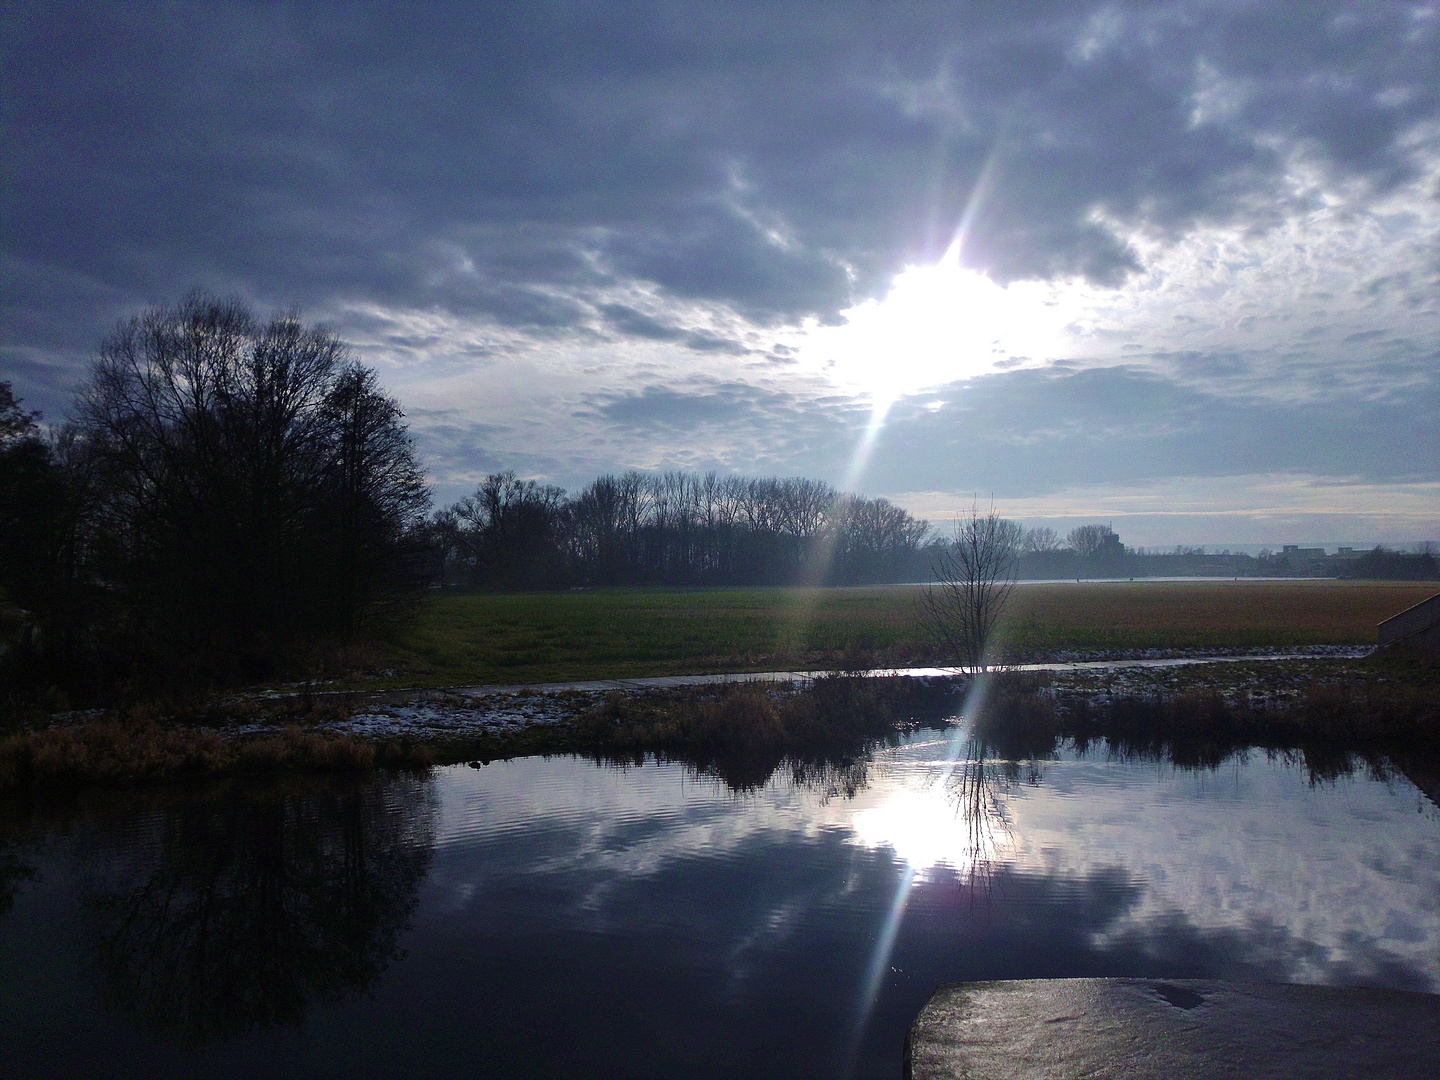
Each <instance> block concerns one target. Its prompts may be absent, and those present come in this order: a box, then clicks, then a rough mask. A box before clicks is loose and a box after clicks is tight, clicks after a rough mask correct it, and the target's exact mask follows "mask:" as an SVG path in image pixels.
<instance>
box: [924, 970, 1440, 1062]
mask: <svg viewBox="0 0 1440 1080" xmlns="http://www.w3.org/2000/svg"><path fill="white" fill-rule="evenodd" d="M905 1076H906V1077H907V1078H913V1080H951V1078H957V1080H958V1078H960V1077H965V1078H967V1080H990V1078H996V1080H999V1078H1001V1077H1004V1078H1006V1080H1041V1078H1043V1080H1069V1078H1072V1077H1073V1078H1078V1077H1110V1076H1115V1077H1127V1078H1133V1080H1151V1078H1155V1080H1160V1078H1165V1080H1189V1078H1192V1077H1193V1078H1196V1080H1199V1078H1202V1077H1204V1078H1210V1077H1237V1078H1239V1077H1247V1078H1261V1077H1274V1078H1277V1080H1278V1078H1285V1080H1299V1078H1307V1077H1316V1078H1319V1077H1325V1078H1330V1077H1366V1078H1376V1080H1380V1078H1384V1080H1390V1078H1406V1080H1409V1078H1411V1077H1414V1078H1416V1080H1419V1078H1426V1080H1433V1078H1435V1077H1437V1076H1440V995H1435V994H1423V993H1413V992H1409V991H1403V990H1372V989H1357V988H1341V987H1330V986H1299V985H1293V984H1263V983H1238V982H1226V981H1223V980H1206V979H1174V980H1161V979H1037V980H1027V981H1014V982H975V983H959V984H955V985H951V986H943V987H941V988H940V989H939V990H937V991H936V992H935V994H934V996H933V997H931V999H930V1001H929V1002H928V1003H927V1004H926V1005H925V1007H924V1009H922V1010H921V1011H920V1015H919V1016H918V1017H917V1018H916V1019H915V1022H914V1024H913V1025H912V1026H911V1029H910V1033H909V1036H908V1037H907V1039H906V1044H905Z"/></svg>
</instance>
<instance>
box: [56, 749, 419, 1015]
mask: <svg viewBox="0 0 1440 1080" xmlns="http://www.w3.org/2000/svg"><path fill="white" fill-rule="evenodd" d="M433 813H434V794H433V791H432V790H431V785H429V784H428V783H426V782H425V781H422V780H418V779H414V778H404V777H401V778H397V779H395V780H393V781H391V783H390V785H389V786H387V787H381V786H379V785H375V784H349V785H344V784H340V785H337V784H325V783H319V784H316V783H310V784H307V785H306V786H305V787H304V788H303V789H301V788H299V787H296V786H293V785H292V786H289V787H284V788H273V787H269V788H245V787H239V788H231V789H223V790H219V791H216V790H211V791H208V792H206V793H203V794H202V793H193V794H191V795H189V796H183V795H182V796H180V797H178V798H167V799H165V800H164V801H163V802H162V803H161V804H160V805H159V806H156V807H155V808H154V809H152V810H151V811H150V812H149V813H148V814H146V815H145V816H144V817H143V818H142V819H141V820H140V821H138V822H135V821H129V822H118V823H117V822H107V823H104V824H103V825H102V826H101V827H100V828H98V829H96V830H94V831H93V832H91V833H89V834H88V835H87V836H86V838H85V840H84V842H83V845H82V859H83V862H84V864H85V866H86V867H87V871H86V873H85V875H84V876H83V878H82V885H81V889H80V906H81V907H82V909H83V910H84V911H85V912H86V913H87V914H88V922H89V928H88V929H89V935H88V937H89V942H90V951H91V956H92V957H93V959H94V961H95V962H96V964H97V965H98V969H99V972H100V975H101V982H102V985H103V990H104V996H105V999H106V1001H107V1002H108V1003H109V1004H110V1006H111V1007H112V1008H114V1009H116V1010H118V1011H120V1012H122V1013H124V1014H126V1015H128V1016H130V1017H132V1018H133V1019H134V1020H135V1021H137V1022H139V1023H140V1024H141V1025H142V1026H143V1027H145V1028H146V1029H148V1030H151V1031H154V1032H156V1033H160V1034H163V1035H166V1036H169V1037H173V1038H177V1039H179V1040H182V1041H184V1042H187V1043H200V1042H206V1041H209V1040H214V1039H219V1038H224V1037H227V1036H231V1035H235V1034H237V1033H240V1032H244V1031H248V1030H251V1029H254V1028H260V1027H266V1026H269V1025H272V1024H297V1023H299V1022H300V1021H301V1020H303V1019H304V1017H305V1015H306V1013H307V1011H308V1010H309V1009H310V1007H311V1006H312V1004H313V1003H315V1002H334V1001H340V1000H345V999H347V998H351V997H354V996H356V995H359V994H362V993H364V992H366V991H367V990H369V989H370V988H371V987H372V986H374V984H375V982H376V980H377V979H378V978H379V976H380V975H381V973H383V972H384V971H385V970H386V968H387V967H388V966H389V965H390V964H391V963H393V962H394V961H395V960H397V959H399V957H400V955H401V954H400V952H399V950H398V949H397V944H396V943H397V939H398V937H399V935H400V933H401V931H402V930H403V929H404V928H405V926H406V922H407V920H408V919H409V917H410V915H411V913H412V911H413V910H414V907H415V903H416V898H417V890H418V887H419V884H420V882H421V881H422V879H423V878H424V876H425V874H426V871H427V869H428V867H429V865H430V859H431V850H432V843H433V833H434V823H433Z"/></svg>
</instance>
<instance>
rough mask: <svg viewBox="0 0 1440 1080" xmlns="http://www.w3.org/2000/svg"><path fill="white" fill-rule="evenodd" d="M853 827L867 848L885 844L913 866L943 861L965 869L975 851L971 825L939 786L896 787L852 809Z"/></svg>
mask: <svg viewBox="0 0 1440 1080" xmlns="http://www.w3.org/2000/svg"><path fill="white" fill-rule="evenodd" d="M852 828H853V829H854V831H855V837H856V839H857V840H859V841H860V843H861V844H863V845H864V846H865V847H867V848H871V849H875V848H881V847H888V848H890V849H891V850H892V851H894V852H895V855H896V857H897V858H899V859H901V860H903V861H904V862H905V863H906V864H907V865H908V866H909V867H911V868H912V869H914V870H917V871H923V870H929V869H931V868H932V867H935V866H939V865H940V864H942V863H943V864H945V865H947V866H949V867H951V868H952V869H954V870H957V871H961V872H963V871H966V870H968V869H970V868H971V866H972V865H973V864H974V862H975V859H976V855H977V852H976V850H975V847H974V836H973V834H972V832H971V830H970V829H969V828H968V827H967V824H966V822H965V821H964V819H963V817H962V815H961V814H960V813H958V812H957V808H956V806H955V804H954V802H952V801H951V800H950V799H948V798H947V797H946V792H945V790H944V787H943V786H940V785H936V786H932V787H929V788H927V789H925V790H924V791H901V792H897V793H896V794H895V795H894V796H893V797H892V798H889V799H886V800H885V802H883V803H881V804H880V805H878V806H872V807H868V808H867V809H865V810H862V811H860V812H859V813H858V814H856V815H855V818H854V820H853V823H852Z"/></svg>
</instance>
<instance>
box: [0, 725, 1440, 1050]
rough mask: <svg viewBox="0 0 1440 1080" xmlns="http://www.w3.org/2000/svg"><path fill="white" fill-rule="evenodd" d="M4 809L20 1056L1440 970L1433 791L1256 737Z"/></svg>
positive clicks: (568, 1027)
mask: <svg viewBox="0 0 1440 1080" xmlns="http://www.w3.org/2000/svg"><path fill="white" fill-rule="evenodd" d="M977 759H978V760H977ZM0 814H3V816H0V911H4V914H0V1075H25V1076H72V1075H98V1074H104V1075H109V1076H192V1075H206V1076H246V1077H249V1076H256V1075H265V1076H356V1075H367V1076H455V1075H465V1076H486V1075H494V1076H526V1075H530V1076H547V1077H554V1076H594V1075H622V1076H657V1077H658V1076H675V1075H687V1076H735V1075H745V1076H767V1075H769V1076H785V1077H797V1076H844V1075H847V1074H849V1075H855V1076H898V1075H899V1068H900V1047H901V1041H902V1038H903V1034H904V1031H905V1028H906V1026H907V1025H908V1023H909V1022H910V1020H911V1019H912V1017H913V1016H914V1014H915V1013H916V1012H917V1011H918V1010H919V1008H920V1006H921V1005H922V1004H923V1003H924V1001H925V1000H926V998H927V997H928V996H929V995H930V993H931V992H932V991H933V990H934V989H935V987H936V986H937V985H938V984H940V983H942V982H949V981H958V980H969V979H1014V978H1032V977H1061V976H1103V975H1112V976H1123V975H1135V976H1159V977H1173V978H1181V977H1227V978H1242V979H1258V980H1293V981H1307V982H1329V983H1337V984H1350V985H1360V984H1363V985H1378V986H1392V987H1404V988H1412V989H1427V990H1431V991H1435V990H1440V811H1437V809H1436V807H1435V806H1434V805H1433V804H1432V803H1430V802H1429V801H1427V799H1426V798H1425V797H1424V796H1423V795H1422V794H1420V792H1419V791H1417V789H1416V788H1415V787H1414V786H1413V785H1411V784H1410V783H1409V782H1408V781H1407V780H1405V779H1404V778H1403V777H1402V776H1400V775H1398V774H1397V775H1392V776H1389V777H1387V778H1383V779H1382V778H1377V777H1376V776H1374V775H1372V774H1370V773H1368V772H1367V771H1366V770H1364V769H1360V770H1358V771H1356V772H1354V773H1352V774H1350V775H1348V776H1341V777H1340V778H1338V779H1335V780H1316V779H1314V778H1312V776H1311V774H1310V772H1309V771H1308V770H1307V768H1306V767H1305V765H1304V764H1303V763H1302V762H1300V761H1298V760H1288V759H1285V758H1279V757H1268V756H1266V755H1265V754H1264V753H1261V752H1252V753H1250V754H1248V755H1240V756H1236V757H1232V758H1230V759H1228V760H1226V761H1225V762H1224V763H1223V764H1222V765H1221V766H1220V767H1219V768H1218V769H1215V770H1202V771H1185V770H1180V769H1176V768H1175V767H1173V766H1171V765H1167V764H1164V763H1157V762H1155V761H1133V760H1132V761H1120V760H1112V759H1111V758H1110V756H1109V755H1107V753H1106V752H1105V750H1104V748H1103V747H1098V748H1097V747H1092V748H1091V749H1090V751H1089V752H1087V753H1079V752H1076V751H1075V750H1074V749H1073V748H1061V749H1060V750H1059V751H1058V752H1057V753H1056V754H1055V755H1054V756H1053V757H1052V758H1050V759H1047V760H1043V761H1035V762H1018V763H1017V762H1004V761H989V760H984V759H983V758H981V757H980V755H979V750H978V748H977V747H975V746H974V745H973V744H969V743H967V742H966V741H965V738H964V734H963V732H962V731H961V730H960V729H958V728H952V729H948V730H943V731H939V730H922V731H919V732H917V733H914V734H913V735H911V736H909V737H907V738H906V739H905V740H904V742H903V743H902V744H901V745H900V746H898V747H895V748H892V749H888V750H882V751H880V752H878V753H877V754H876V755H874V757H873V758H872V759H870V760H869V761H868V762H861V763H858V764H855V765H852V766H850V767H846V768H840V767H837V768H828V769H812V770H810V771H809V772H808V773H807V774H805V775H802V776H799V777H796V776H794V775H792V773H791V772H790V771H789V770H783V771H782V772H781V773H779V774H777V775H776V776H773V777H772V778H771V779H770V780H769V781H768V782H767V783H765V784H763V785H761V786H759V787H757V788H753V789H751V790H748V791H742V792H736V791H733V790H731V789H730V788H728V787H727V786H726V785H725V784H723V783H722V782H720V781H718V780H714V779H706V778H704V777H697V776H696V775H695V774H694V773H693V772H692V771H691V770H689V769H687V768H686V767H685V766H682V765H678V764H656V763H654V762H653V761H650V762H647V763H645V764H643V765H639V766H631V767H629V768H619V767H615V766H611V765H596V764H595V763H593V762H589V761H584V760H576V759H569V758H552V759H542V758H530V759H523V760H517V761H511V762H497V763H492V764H490V765H487V766H484V767H480V768H471V767H467V766H459V767H455V768H448V769H440V770H437V771H436V772H435V773H434V774H433V775H432V777H431V778H429V779H421V778H416V777H409V776H398V777H390V778H382V779H379V780H376V781H373V782H365V783H359V782H353V783H328V782H317V781H314V780H309V781H305V782H303V783H302V782H295V783H292V784H289V785H280V786H274V785H271V786H266V787H259V788H257V787H247V786H244V785H229V786H220V787H211V788H207V789H205V790H200V791H183V792H177V791H174V790H172V791H169V792H163V793H156V792H150V793H142V792H128V793H127V792H94V793H90V794H88V795H87V796H85V797H83V798H81V799H79V800H72V801H69V802H66V803H62V804H49V805H44V806H38V805H32V806H25V807H14V806H11V807H6V808H4V809H3V811H0Z"/></svg>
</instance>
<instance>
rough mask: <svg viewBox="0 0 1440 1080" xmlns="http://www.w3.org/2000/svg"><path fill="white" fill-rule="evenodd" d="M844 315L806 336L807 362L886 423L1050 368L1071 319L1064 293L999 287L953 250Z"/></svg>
mask: <svg viewBox="0 0 1440 1080" xmlns="http://www.w3.org/2000/svg"><path fill="white" fill-rule="evenodd" d="M842 314H843V315H844V317H845V320H846V321H845V322H844V323H843V324H841V325H839V326H812V327H810V328H809V330H808V333H807V335H806V337H805V338H803V339H801V340H802V344H801V347H800V357H801V361H802V362H803V363H807V364H809V365H811V366H813V368H815V369H817V370H819V371H821V372H822V373H823V374H825V375H826V377H827V378H829V379H830V380H831V381H832V382H834V383H836V384H837V385H839V386H841V387H843V388H845V389H847V390H850V391H852V392H857V393H861V394H864V395H866V396H868V397H869V398H870V400H871V403H872V407H873V408H874V409H875V410H876V412H877V414H879V415H880V416H881V417H883V416H884V413H885V412H886V411H887V410H888V408H889V406H890V405H891V404H893V403H894V401H895V400H896V399H898V398H899V397H901V396H902V395H905V394H913V393H916V392H918V391H920V390H924V389H926V388H928V387H933V386H940V385H943V384H945V383H951V382H957V381H960V380H963V379H969V378H973V377H974V376H977V375H985V374H988V373H990V372H993V371H998V370H1006V369H1009V368H1014V367H1020V366H1024V365H1027V364H1039V363H1043V362H1045V361H1047V360H1051V359H1054V358H1055V357H1057V356H1058V355H1059V354H1060V353H1061V351H1062V348H1063V345H1064V342H1065V327H1066V325H1067V324H1068V322H1069V321H1070V320H1071V319H1073V318H1074V314H1075V313H1074V311H1073V310H1072V304H1070V303H1067V302H1066V290H1065V289H1064V288H1063V287H1061V286H1057V285H1055V284H1051V283H1046V282H1039V281H1016V282H1012V283H1011V284H1009V285H1006V286H1002V285H997V284H996V283H995V282H994V281H992V280H991V279H990V278H989V277H988V276H986V275H985V274H983V273H981V272H980V271H978V270H972V269H969V268H968V267H965V266H962V265H960V254H959V244H958V243H957V244H955V245H952V246H951V249H950V250H949V251H948V252H946V254H945V257H944V258H942V259H941V260H940V261H939V262H937V263H934V264H933V265H929V266H910V267H906V268H905V270H903V271H902V272H901V273H900V274H898V275H897V276H896V277H895V280H894V282H893V283H892V285H891V287H890V292H889V293H888V294H887V295H886V296H885V298H884V299H883V300H866V301H865V302H863V303H861V304H858V305H856V306H855V307H853V308H850V309H849V310H847V311H845V312H843V313H842Z"/></svg>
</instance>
